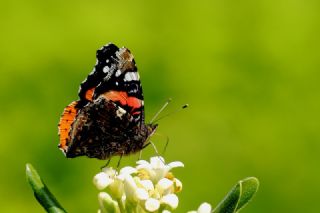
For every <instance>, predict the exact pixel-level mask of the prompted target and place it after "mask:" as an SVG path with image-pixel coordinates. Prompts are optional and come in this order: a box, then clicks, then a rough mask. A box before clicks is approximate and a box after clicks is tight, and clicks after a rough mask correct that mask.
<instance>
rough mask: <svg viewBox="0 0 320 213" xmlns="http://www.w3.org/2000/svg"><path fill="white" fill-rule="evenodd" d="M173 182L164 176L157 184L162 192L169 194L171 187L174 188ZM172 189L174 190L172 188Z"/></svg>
mask: <svg viewBox="0 0 320 213" xmlns="http://www.w3.org/2000/svg"><path fill="white" fill-rule="evenodd" d="M172 186H173V182H172V181H171V180H169V179H167V178H162V179H161V180H159V182H158V183H157V185H156V188H157V189H158V191H159V193H160V194H167V193H169V192H168V191H169V189H170V188H172ZM170 191H172V190H170Z"/></svg>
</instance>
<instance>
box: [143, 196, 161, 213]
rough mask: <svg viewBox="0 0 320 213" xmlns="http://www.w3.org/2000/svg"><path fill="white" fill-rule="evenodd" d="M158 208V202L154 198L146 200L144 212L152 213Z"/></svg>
mask: <svg viewBox="0 0 320 213" xmlns="http://www.w3.org/2000/svg"><path fill="white" fill-rule="evenodd" d="M159 207H160V202H159V200H156V199H154V198H149V199H147V201H146V203H145V208H146V210H147V211H150V212H154V211H156V210H158V209H159Z"/></svg>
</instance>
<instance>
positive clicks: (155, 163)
mask: <svg viewBox="0 0 320 213" xmlns="http://www.w3.org/2000/svg"><path fill="white" fill-rule="evenodd" d="M150 164H151V166H152V168H154V169H159V168H163V167H164V166H165V164H164V159H163V157H161V156H155V157H151V158H150Z"/></svg>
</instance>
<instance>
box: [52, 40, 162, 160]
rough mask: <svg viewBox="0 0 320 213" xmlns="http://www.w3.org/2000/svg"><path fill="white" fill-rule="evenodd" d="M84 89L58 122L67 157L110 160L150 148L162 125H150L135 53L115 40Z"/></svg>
mask: <svg viewBox="0 0 320 213" xmlns="http://www.w3.org/2000/svg"><path fill="white" fill-rule="evenodd" d="M96 57H97V61H96V64H95V66H94V68H93V70H92V72H91V73H90V74H89V75H88V77H87V78H86V79H85V80H84V81H83V82H82V83H81V85H80V88H79V92H78V95H79V100H76V101H73V102H72V103H70V104H69V105H68V106H67V107H65V109H64V110H63V113H62V115H61V118H60V122H59V124H58V129H59V133H58V134H59V137H60V143H59V145H58V147H59V149H61V150H62V151H63V153H64V154H65V156H66V157H67V158H74V157H78V156H87V157H90V158H98V159H110V158H111V157H112V156H123V155H129V154H131V153H136V152H138V151H140V150H142V149H143V148H144V147H146V146H147V145H148V144H149V143H148V140H149V138H150V136H152V134H153V133H154V132H155V131H156V129H157V126H158V125H157V124H153V123H149V124H146V123H145V120H144V101H143V94H142V87H141V82H140V77H139V73H138V71H137V67H136V64H135V60H134V58H133V55H132V54H131V53H130V51H129V50H128V49H127V48H125V47H122V48H118V47H117V46H116V45H114V44H112V43H109V44H107V45H105V46H103V47H102V48H101V49H99V50H97V53H96Z"/></svg>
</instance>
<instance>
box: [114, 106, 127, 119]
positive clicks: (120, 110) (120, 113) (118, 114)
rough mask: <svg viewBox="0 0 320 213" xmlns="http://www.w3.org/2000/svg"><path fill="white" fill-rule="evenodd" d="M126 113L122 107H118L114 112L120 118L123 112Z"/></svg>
mask: <svg viewBox="0 0 320 213" xmlns="http://www.w3.org/2000/svg"><path fill="white" fill-rule="evenodd" d="M126 113H127V111H126V110H124V109H122V108H121V107H119V108H118V110H117V111H116V114H117V116H118V117H119V118H120V119H121V118H122V116H123V115H124V114H126Z"/></svg>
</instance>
